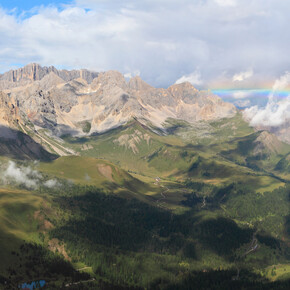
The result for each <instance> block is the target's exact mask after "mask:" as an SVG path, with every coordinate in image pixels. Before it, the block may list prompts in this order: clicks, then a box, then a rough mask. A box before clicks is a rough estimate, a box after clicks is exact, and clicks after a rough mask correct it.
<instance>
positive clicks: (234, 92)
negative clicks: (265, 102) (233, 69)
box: [211, 89, 290, 99]
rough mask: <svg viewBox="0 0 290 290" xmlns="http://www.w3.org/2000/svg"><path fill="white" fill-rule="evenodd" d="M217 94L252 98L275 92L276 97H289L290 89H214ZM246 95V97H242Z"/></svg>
mask: <svg viewBox="0 0 290 290" xmlns="http://www.w3.org/2000/svg"><path fill="white" fill-rule="evenodd" d="M211 91H212V92H213V93H214V94H215V95H218V96H219V97H221V98H234V99H239V97H238V96H239V95H240V96H241V97H240V99H242V98H245V99H246V98H252V97H259V98H267V99H268V97H269V95H270V94H271V93H274V96H275V97H276V98H281V99H284V98H287V97H288V96H290V90H281V91H275V92H273V91H272V90H269V89H212V90H211ZM242 95H244V97H242Z"/></svg>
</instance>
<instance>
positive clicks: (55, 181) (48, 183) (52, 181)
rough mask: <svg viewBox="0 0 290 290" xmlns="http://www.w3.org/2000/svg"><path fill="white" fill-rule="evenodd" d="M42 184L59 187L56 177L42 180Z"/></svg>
mask: <svg viewBox="0 0 290 290" xmlns="http://www.w3.org/2000/svg"><path fill="white" fill-rule="evenodd" d="M43 185H44V186H45V187H48V188H55V187H59V186H60V183H59V182H58V181H57V180H56V179H50V180H47V181H46V182H44V183H43Z"/></svg>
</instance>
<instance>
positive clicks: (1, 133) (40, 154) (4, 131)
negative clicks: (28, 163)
mask: <svg viewBox="0 0 290 290" xmlns="http://www.w3.org/2000/svg"><path fill="white" fill-rule="evenodd" d="M0 155H2V156H5V157H9V158H13V159H19V160H27V159H29V160H41V161H50V160H53V159H56V158H57V157H58V156H56V155H54V154H51V153H49V152H48V151H47V150H45V149H44V148H43V147H42V146H41V145H40V144H38V143H37V142H35V141H34V140H33V139H32V138H31V137H30V136H28V135H27V134H24V133H22V132H20V131H17V130H13V129H10V128H8V127H5V126H0Z"/></svg>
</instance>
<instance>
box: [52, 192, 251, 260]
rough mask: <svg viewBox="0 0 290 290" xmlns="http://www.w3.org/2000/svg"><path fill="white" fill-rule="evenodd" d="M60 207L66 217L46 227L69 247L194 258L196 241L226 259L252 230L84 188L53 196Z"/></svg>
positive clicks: (222, 220) (224, 221)
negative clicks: (55, 225)
mask: <svg viewBox="0 0 290 290" xmlns="http://www.w3.org/2000/svg"><path fill="white" fill-rule="evenodd" d="M55 201H56V203H57V204H59V206H60V208H61V210H63V211H65V212H69V213H71V217H70V219H69V220H68V221H66V222H64V223H62V224H59V225H58V226H57V227H56V228H55V229H53V230H52V232H51V235H52V236H51V237H55V238H58V239H60V240H62V241H64V242H65V243H67V244H70V245H71V246H70V248H76V247H80V248H91V247H94V246H97V245H102V246H105V247H109V248H115V249H120V250H123V251H134V252H138V251H147V252H152V253H157V254H164V253H167V254H172V255H176V254H179V255H180V254H181V255H182V256H184V257H187V258H191V259H199V255H198V253H196V250H195V248H196V246H197V245H198V244H202V245H203V246H204V247H206V248H208V249H209V250H210V251H212V252H214V253H216V254H217V255H220V256H222V257H224V258H225V259H229V260H231V259H232V255H233V253H234V251H235V250H236V249H237V248H239V247H240V246H241V245H242V244H244V243H248V242H249V241H250V240H251V237H252V233H253V231H252V230H248V229H242V228H240V227H239V226H238V225H237V224H236V223H235V222H234V221H232V220H231V219H227V218H222V217H219V218H211V219H207V220H204V221H203V220H200V216H198V215H197V214H196V213H197V212H195V211H194V210H191V211H189V212H187V213H185V214H183V215H175V214H172V213H171V212H168V211H165V210H163V209H160V208H158V207H154V206H151V205H149V204H147V203H144V202H141V201H139V200H137V199H132V198H130V199H125V198H120V197H119V196H115V195H106V194H103V193H99V192H97V191H95V192H87V193H86V194H84V195H78V196H72V197H68V196H66V197H58V198H56V199H55Z"/></svg>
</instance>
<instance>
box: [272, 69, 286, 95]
mask: <svg viewBox="0 0 290 290" xmlns="http://www.w3.org/2000/svg"><path fill="white" fill-rule="evenodd" d="M289 85H290V72H288V71H287V72H286V73H285V74H284V75H283V76H281V77H280V78H279V79H278V80H276V81H275V83H274V86H273V90H274V91H277V90H283V89H285V88H286V87H287V86H289Z"/></svg>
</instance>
